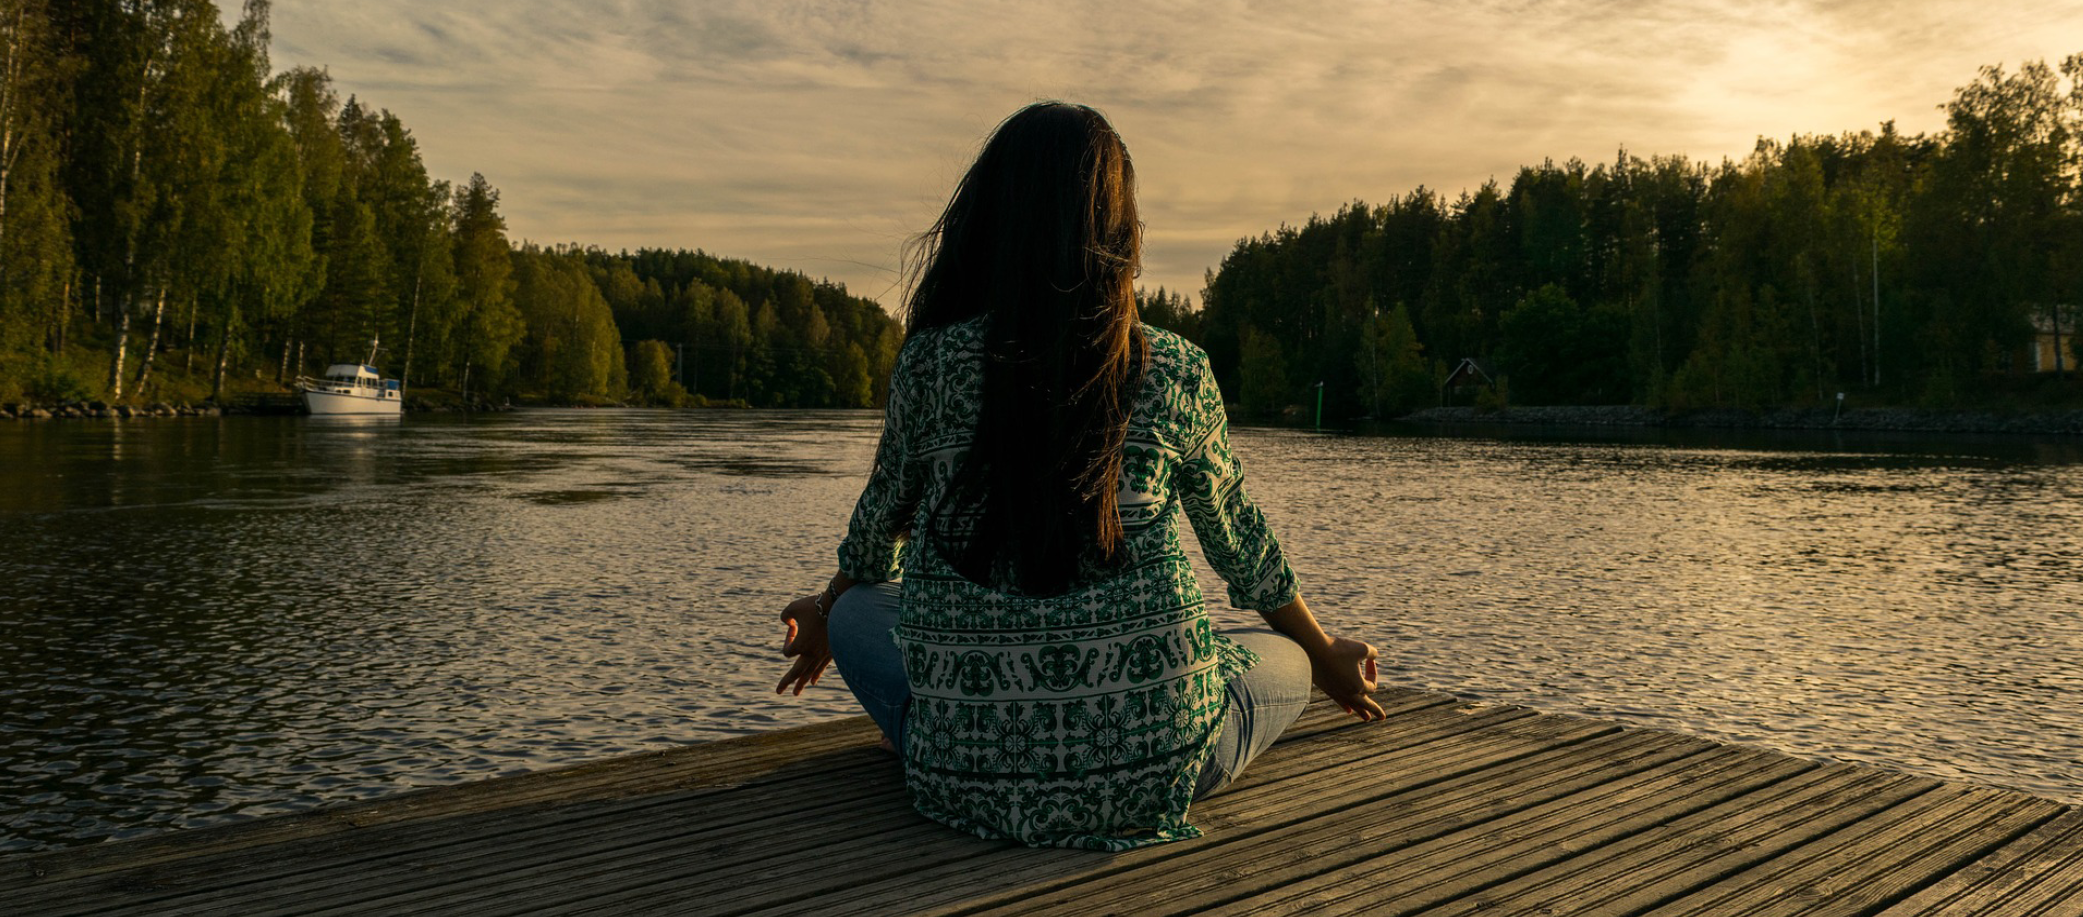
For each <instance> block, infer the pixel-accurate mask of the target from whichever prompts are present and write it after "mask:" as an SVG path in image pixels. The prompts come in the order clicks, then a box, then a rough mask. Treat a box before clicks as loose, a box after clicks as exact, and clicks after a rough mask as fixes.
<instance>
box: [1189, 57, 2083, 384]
mask: <svg viewBox="0 0 2083 917" xmlns="http://www.w3.org/2000/svg"><path fill="white" fill-rule="evenodd" d="M2064 83H2066V86H2064ZM1944 110H1945V112H1946V128H1945V130H1944V131H1942V132H1940V133H1938V134H1937V135H1935V136H1922V135H1919V136H1904V135H1902V134H1900V133H1898V132H1897V131H1896V130H1895V129H1894V127H1893V124H1892V123H1890V124H1886V125H1883V126H1882V128H1881V130H1880V131H1879V132H1878V133H1873V132H1862V133H1857V134H1845V135H1842V136H1834V137H1830V136H1799V137H1795V138H1793V139H1791V140H1789V141H1787V142H1785V143H1779V142H1774V141H1768V140H1766V141H1760V142H1759V143H1758V145H1757V148H1756V150H1755V151H1754V152H1753V153H1751V155H1749V156H1748V157H1746V158H1745V159H1743V160H1742V161H1740V162H1737V161H1724V162H1723V163H1721V164H1720V165H1718V166H1709V165H1705V164H1701V163H1694V162H1688V161H1687V160H1686V159H1684V158H1683V157H1677V156H1672V157H1660V156H1659V157H1653V158H1650V159H1647V160H1644V159H1640V158H1637V157H1635V156H1631V155H1628V154H1627V153H1626V152H1624V151H1623V152H1622V153H1621V154H1620V155H1619V156H1618V157H1617V158H1616V159H1615V160H1614V161H1613V162H1612V163H1602V164H1598V165H1586V164H1585V163H1582V162H1578V161H1571V162H1568V163H1564V164H1561V165H1557V164H1555V163H1553V162H1549V163H1544V164H1542V165H1540V166H1538V167H1528V168H1523V169H1521V170H1520V171H1519V173H1518V174H1517V175H1516V176H1514V177H1513V179H1512V181H1511V184H1510V186H1509V187H1500V186H1499V185H1498V184H1497V183H1495V182H1491V183H1489V184H1485V185H1484V186H1483V187H1482V188H1480V189H1478V190H1477V191H1475V192H1474V193H1469V194H1463V195H1461V196H1460V197H1459V198H1458V199H1455V200H1448V199H1446V198H1444V197H1442V196H1441V195H1439V194H1438V193H1436V192H1433V191H1430V190H1427V189H1424V188H1419V189H1417V190H1415V191H1411V192H1409V193H1407V194H1404V195H1402V196H1399V197H1394V198H1392V199H1390V200H1389V201H1388V203H1386V204H1382V205H1378V206H1369V205H1366V204H1362V203H1358V202H1355V203H1353V204H1351V205H1349V206H1347V207H1345V208H1343V209H1341V210H1339V211H1338V212H1337V213H1336V214H1333V215H1332V216H1330V217H1312V218H1311V219H1310V220H1309V221H1308V223H1307V224H1305V225H1303V226H1302V227H1300V228H1292V227H1282V228H1281V229H1279V230H1278V231H1277V232H1273V233H1270V234H1266V235H1262V236H1259V237H1258V238H1251V239H1244V240H1241V241H1239V242H1238V243H1237V245H1236V247H1235V248H1234V249H1233V250H1232V251H1231V252H1230V253H1229V255H1228V256H1227V257H1225V258H1224V259H1223V261H1222V265H1221V267H1220V269H1219V270H1217V271H1214V272H1211V273H1210V275H1209V277H1208V281H1207V289H1206V290H1205V291H1204V292H1203V294H1202V308H1201V309H1200V310H1199V312H1198V313H1197V314H1193V315H1192V316H1190V321H1191V324H1192V325H1193V330H1192V332H1191V333H1193V334H1194V335H1195V336H1196V340H1198V341H1199V342H1200V343H1201V344H1202V345H1203V346H1204V347H1205V348H1206V349H1207V350H1208V352H1209V354H1210V357H1211V359H1212V361H1213V362H1214V364H1215V366H1216V368H1217V372H1218V374H1219V375H1220V376H1221V379H1222V382H1223V387H1224V391H1226V392H1228V393H1230V395H1231V397H1233V398H1236V399H1238V400H1241V401H1242V402H1243V403H1244V405H1245V406H1246V407H1247V408H1249V409H1252V410H1254V411H1256V412H1271V411H1275V410H1278V409H1280V408H1282V407H1284V406H1287V405H1291V404H1306V403H1310V401H1311V400H1312V399H1313V398H1314V397H1315V395H1314V393H1313V390H1314V388H1315V386H1316V385H1317V384H1318V383H1319V382H1321V383H1323V385H1324V394H1325V400H1326V410H1327V413H1333V414H1337V415H1343V416H1363V415H1371V416H1377V417H1385V416H1391V415H1394V414H1396V413H1400V412H1403V411H1407V410H1409V409H1412V408H1418V407H1424V406H1428V405H1436V404H1439V403H1440V400H1441V394H1442V393H1441V390H1440V385H1441V383H1442V382H1443V380H1444V377H1445V376H1446V374H1447V373H1448V372H1450V371H1451V369H1452V368H1453V367H1454V366H1455V365H1457V364H1458V363H1459V362H1460V361H1461V360H1462V359H1464V358H1475V359H1477V360H1479V361H1482V362H1483V363H1484V364H1485V365H1487V366H1489V367H1491V368H1492V369H1494V371H1495V372H1496V373H1498V374H1500V375H1501V376H1503V377H1504V378H1503V387H1504V389H1505V390H1506V391H1505V392H1504V393H1503V394H1504V397H1507V398H1508V399H1509V400H1510V401H1511V402H1512V403H1517V404H1626V403H1634V404H1641V405H1650V406H1658V407H1666V408H1674V409H1678V408H1691V407H1741V408H1762V407H1768V406H1785V405H1803V404H1814V403H1818V402H1828V401H1833V400H1834V399H1835V397H1836V393H1838V392H1846V393H1849V394H1850V395H1851V396H1852V397H1854V398H1856V399H1858V400H1859V401H1860V402H1862V403H1868V404H1910V405H1923V406H1930V407H1956V406H1966V405H1986V404H2027V405H2031V404H2055V403H2060V404H2071V403H2074V402H2076V401H2078V400H2083V392H2079V390H2078V387H2077V386H2076V384H2075V382H2074V378H2075V373H2074V372H2073V369H2074V366H2075V360H2076V357H2077V354H2078V351H2077V350H2075V349H2074V340H2073V337H2072V336H2071V335H2072V334H2073V332H2074V328H2073V324H2074V323H2075V321H2076V318H2077V315H2078V313H2079V312H2083V310H2076V308H2075V306H2073V305H2065V306H2062V307H2060V308H2056V307H2055V304H2057V303H2059V304H2074V303H2077V302H2078V301H2079V299H2083V183H2079V169H2083V55H2077V56H2073V57H2070V58H2068V59H2067V60H2066V61H2064V62H2063V63H2062V65H2061V66H2060V67H2059V68H2058V71H2057V69H2056V68H2053V67H2049V66H2047V65H2045V64H2039V63H2033V64H2027V65H2025V66H2022V67H2020V68H2018V69H2017V70H2016V71H2015V72H2006V71H2005V70H2004V69H2002V68H2000V67H1986V68H1984V69H1983V70H1982V71H1981V73H1980V74H1979V75H1978V76H1977V78H1976V79H1975V80H1974V81H1973V82H1972V83H1970V84H1968V85H1967V86H1965V87H1962V88H1961V89H1959V90H1958V91H1957V92H1956V93H1955V94H1954V96H1953V98H1952V100H1951V101H1950V102H1948V103H1947V104H1946V105H1945V106H1944ZM2036 316H2041V317H2044V318H2042V319H2041V320H2042V321H2045V320H2047V319H2059V321H2060V324H2057V325H2056V326H2055V327H2057V328H2059V329H2060V333H2061V335H2062V340H2061V344H2060V348H2059V349H2060V351H2061V352H2062V354H2063V362H2064V364H2065V366H2066V368H2067V369H2069V370H2070V372H2069V373H2068V374H2067V375H2066V379H2063V378H2047V377H2046V376H2047V375H2049V374H2028V373H2027V372H2026V370H2027V369H2028V368H2029V366H2028V360H2029V356H2028V351H2027V346H2028V343H2029V342H2030V341H2031V340H2032V336H2033V334H2034V332H2033V330H2032V323H2033V321H2034V319H2035V317H2036Z"/></svg>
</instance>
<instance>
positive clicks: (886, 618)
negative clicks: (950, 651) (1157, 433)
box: [828, 583, 1309, 799]
mask: <svg viewBox="0 0 2083 917" xmlns="http://www.w3.org/2000/svg"><path fill="white" fill-rule="evenodd" d="M899 589H900V587H899V586H898V585H897V584H896V583H875V584H872V585H868V584H863V585H859V586H855V587H853V588H852V589H848V590H846V594H845V595H842V596H840V597H839V601H838V602H836V603H834V604H833V606H832V614H831V623H830V625H829V628H828V629H829V631H830V632H831V636H832V661H833V662H834V663H836V664H837V665H838V666H839V674H841V675H843V676H845V677H846V686H847V688H849V689H851V690H852V691H853V696H854V699H855V700H858V701H860V703H861V706H862V707H863V708H865V709H866V710H867V711H868V716H869V717H871V718H873V719H874V720H875V725H877V726H880V727H882V734H883V735H886V736H889V738H890V741H891V742H893V743H895V744H896V746H897V747H898V748H899V749H902V748H903V747H904V715H905V712H906V711H907V710H908V709H909V708H910V706H911V682H910V680H908V679H906V678H905V676H904V656H903V654H902V653H900V652H898V650H897V644H896V642H895V641H894V640H893V639H891V637H890V630H891V629H892V628H894V627H896V626H897V604H898V598H899V595H900V594H901V593H900V591H899ZM1223 636H1225V637H1228V638H1229V639H1231V640H1233V641H1236V643H1237V644H1238V645H1240V646H1242V647H1244V648H1245V649H1248V650H1251V651H1252V652H1254V653H1257V654H1258V655H1259V664H1258V665H1255V666H1252V667H1251V670H1250V671H1248V672H1245V673H1244V674H1242V675H1239V676H1237V677H1235V678H1232V679H1230V683H1229V709H1228V710H1227V712H1225V713H1224V714H1223V716H1224V724H1223V728H1222V735H1221V737H1220V738H1218V739H1216V741H1215V750H1214V752H1213V753H1212V754H1211V755H1210V756H1209V758H1208V765H1207V766H1206V767H1204V768H1202V770H1201V779H1200V783H1199V784H1198V785H1197V786H1195V788H1194V793H1193V796H1194V798H1195V799H1203V798H1206V797H1208V796H1212V795H1214V794H1215V793H1217V792H1220V791H1221V790H1222V789H1223V788H1224V787H1226V786H1229V784H1230V781H1232V780H1235V779H1236V778H1237V775H1239V774H1242V773H1243V772H1244V766H1245V765H1247V764H1250V763H1251V759H1253V758H1256V757H1258V755H1259V753H1260V752H1262V751H1265V750H1266V749H1268V748H1271V747H1272V745H1273V741H1274V740H1275V739H1278V738H1280V734H1281V733H1282V732H1284V731H1286V730H1287V727H1289V726H1291V725H1293V724H1294V722H1295V720H1296V718H1298V717H1300V716H1301V715H1302V708H1303V707H1306V706H1308V705H1309V656H1308V655H1307V654H1305V653H1303V652H1302V647H1301V646H1299V645H1297V644H1296V643H1295V641H1293V640H1289V639H1288V638H1286V637H1283V636H1281V635H1279V634H1277V633H1274V632H1272V631H1270V630H1244V631H1228V632H1225V633H1224V634H1223Z"/></svg>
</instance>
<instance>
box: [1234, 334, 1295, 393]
mask: <svg viewBox="0 0 2083 917" xmlns="http://www.w3.org/2000/svg"><path fill="white" fill-rule="evenodd" d="M1242 349H1243V353H1244V367H1243V376H1244V384H1243V390H1244V409H1245V410H1247V411H1250V412H1251V413H1253V414H1261V415H1264V414H1277V413H1279V412H1280V411H1281V410H1282V409H1284V408H1286V407H1287V406H1288V404H1289V402H1290V400H1291V396H1292V394H1293V393H1292V392H1291V391H1290V390H1289V383H1288V377H1287V359H1286V358H1285V357H1283V356H1281V353H1280V342H1279V341H1278V340H1275V339H1274V338H1273V336H1272V335H1269V334H1262V333H1260V332H1259V331H1258V329H1256V328H1249V327H1247V328H1245V329H1244V335H1243V342H1242Z"/></svg>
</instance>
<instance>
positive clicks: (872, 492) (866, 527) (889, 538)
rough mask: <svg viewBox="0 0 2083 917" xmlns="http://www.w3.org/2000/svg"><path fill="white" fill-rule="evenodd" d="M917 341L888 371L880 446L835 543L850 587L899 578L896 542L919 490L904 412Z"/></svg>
mask: <svg viewBox="0 0 2083 917" xmlns="http://www.w3.org/2000/svg"><path fill="white" fill-rule="evenodd" d="M922 337H923V336H921V337H915V338H913V339H911V340H909V341H906V342H905V343H904V348H903V349H902V350H900V351H898V353H897V365H896V366H895V367H894V368H892V369H891V370H890V397H889V404H888V405H887V406H886V407H885V409H884V411H883V421H882V442H881V443H880V444H878V445H877V446H876V447H875V469H874V470H873V471H871V472H869V474H868V486H867V487H865V488H863V489H862V490H861V499H860V500H859V501H858V502H856V503H855V504H854V507H853V519H852V520H851V521H850V522H848V523H847V526H846V539H845V540H844V541H841V542H839V572H840V573H843V574H846V576H847V577H849V578H851V579H853V580H854V581H855V582H861V583H883V582H888V581H890V580H893V579H896V578H898V577H900V576H902V575H903V574H904V567H903V564H902V561H901V559H900V557H899V554H898V541H899V538H900V537H901V536H902V534H903V533H904V532H905V530H906V529H908V528H909V527H910V525H911V519H912V513H913V512H914V511H915V510H916V509H917V508H918V504H919V500H920V497H921V494H922V492H923V490H924V469H923V468H922V467H921V466H922V463H921V462H918V461H915V460H913V458H912V456H911V455H910V445H911V444H910V441H909V437H908V436H907V432H908V423H909V421H910V419H911V418H910V417H909V416H908V411H909V410H910V408H911V406H912V402H913V401H915V400H916V389H917V386H918V383H919V378H918V376H919V374H920V373H921V372H922V371H923V367H921V366H919V365H918V364H919V363H921V361H922V360H923V358H922V357H921V356H919V354H918V351H920V350H921V349H923V340H922Z"/></svg>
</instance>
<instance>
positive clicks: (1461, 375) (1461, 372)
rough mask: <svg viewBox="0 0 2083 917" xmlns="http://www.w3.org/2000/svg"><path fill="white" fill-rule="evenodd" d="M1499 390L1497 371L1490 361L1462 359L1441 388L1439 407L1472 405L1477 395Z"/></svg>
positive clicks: (1471, 358)
mask: <svg viewBox="0 0 2083 917" xmlns="http://www.w3.org/2000/svg"><path fill="white" fill-rule="evenodd" d="M1496 390H1497V370H1496V368H1495V367H1493V366H1491V365H1490V361H1488V360H1479V359H1476V358H1475V357H1462V358H1461V362H1460V363H1459V364H1457V365H1456V366H1455V367H1454V371H1453V372H1450V373H1447V379H1446V381H1445V382H1442V383H1440V386H1439V406H1440V407H1447V408H1450V407H1454V406H1456V405H1472V404H1474V403H1475V398H1476V396H1477V395H1480V394H1482V393H1483V392H1486V391H1496Z"/></svg>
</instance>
